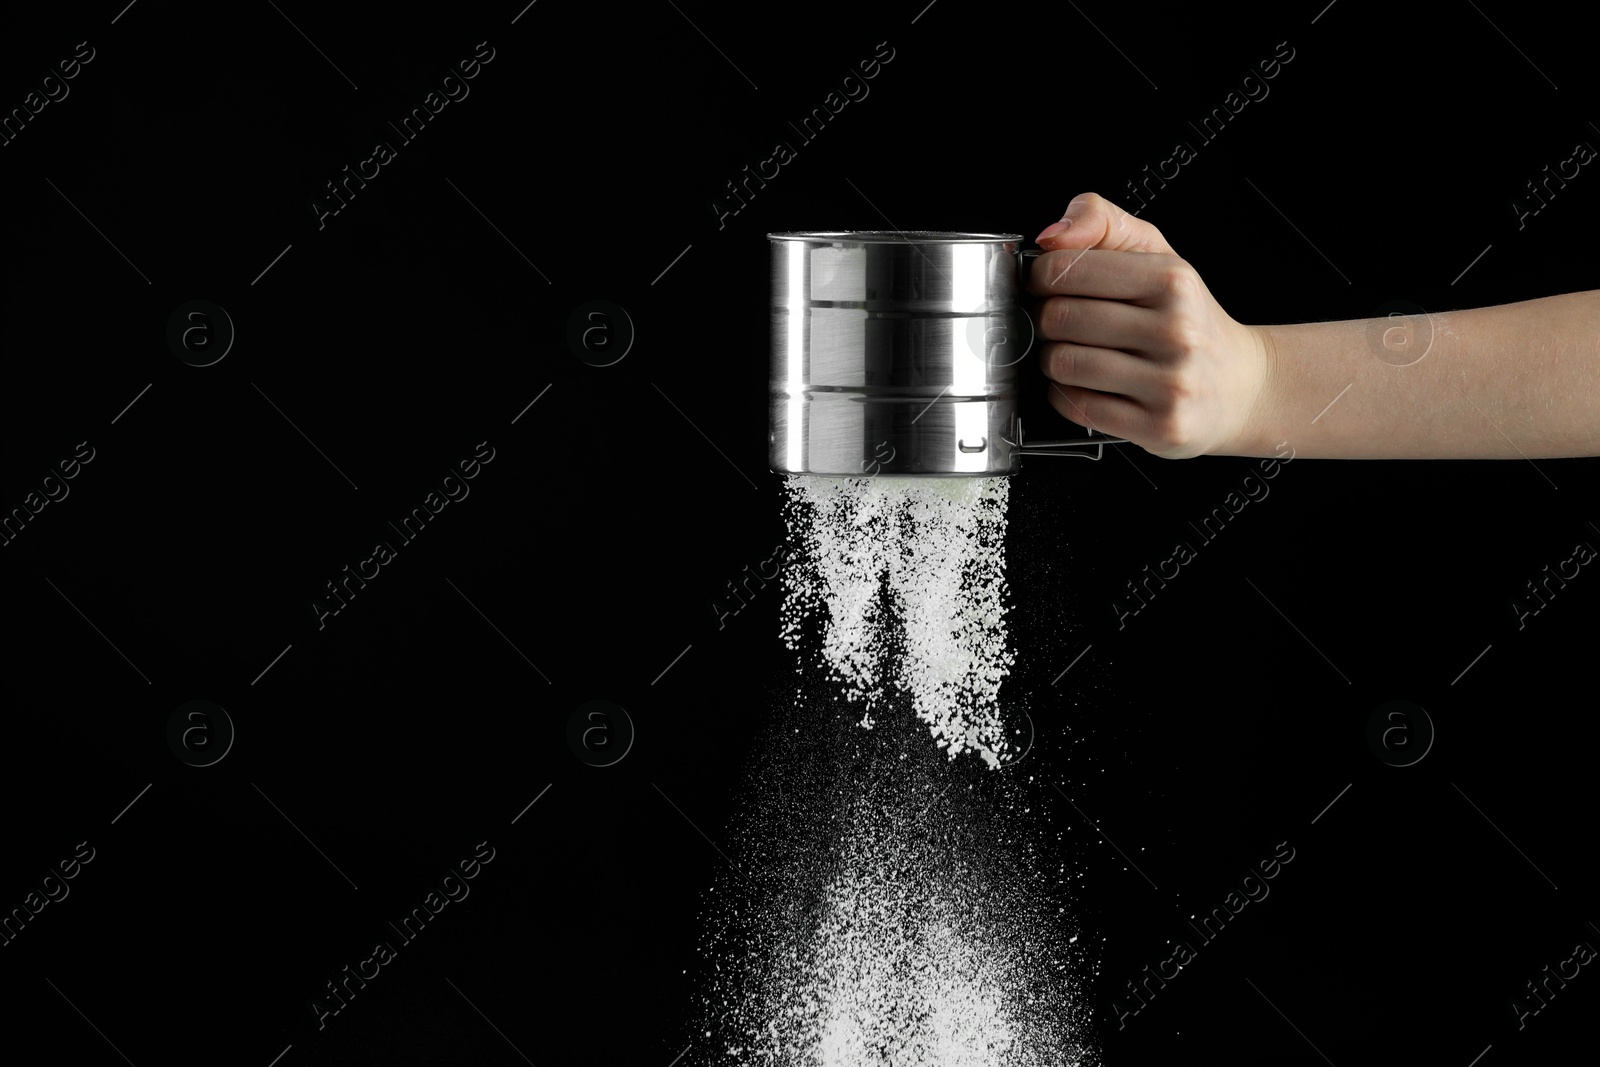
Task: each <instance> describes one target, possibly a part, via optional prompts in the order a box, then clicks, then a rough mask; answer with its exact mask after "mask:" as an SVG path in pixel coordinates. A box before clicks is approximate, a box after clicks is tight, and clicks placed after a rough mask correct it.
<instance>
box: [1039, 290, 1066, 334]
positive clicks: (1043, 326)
mask: <svg viewBox="0 0 1600 1067" xmlns="http://www.w3.org/2000/svg"><path fill="white" fill-rule="evenodd" d="M1069 308H1070V303H1069V302H1068V301H1067V300H1066V299H1065V298H1063V297H1059V296H1053V297H1051V298H1050V299H1049V300H1046V301H1045V302H1044V307H1042V308H1041V309H1040V310H1039V332H1040V333H1042V334H1044V336H1046V337H1048V338H1050V339H1051V340H1055V341H1060V340H1063V339H1064V338H1065V337H1066V333H1065V330H1066V325H1067V312H1068V310H1069Z"/></svg>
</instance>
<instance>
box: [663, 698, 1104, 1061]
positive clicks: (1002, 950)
mask: <svg viewBox="0 0 1600 1067" xmlns="http://www.w3.org/2000/svg"><path fill="white" fill-rule="evenodd" d="M826 688H827V687H826V686H822V685H816V684H813V685H812V686H811V687H810V690H809V692H804V693H803V694H802V695H801V698H800V699H799V700H797V701H795V702H794V703H793V704H792V705H790V706H789V707H780V708H779V709H778V710H777V714H776V715H775V716H774V717H773V722H772V724H771V727H770V733H769V736H768V738H767V743H766V744H764V745H763V746H762V749H761V753H760V755H759V756H758V759H757V764H756V766H755V768H754V769H753V773H752V775H751V778H750V780H749V782H748V786H749V788H748V789H747V790H746V793H745V796H746V798H747V799H746V800H745V802H744V811H743V815H742V817H741V819H740V820H739V823H738V825H737V826H736V828H735V836H734V841H733V849H734V850H735V852H734V854H735V855H736V856H737V857H738V858H737V860H736V862H737V868H735V869H727V870H724V871H723V872H722V873H721V874H720V876H719V878H718V882H717V885H716V888H715V890H714V892H713V893H712V894H711V897H710V902H711V914H710V916H709V919H710V921H709V922H708V924H707V933H706V935H705V942H704V947H703V957H704V959H705V961H706V962H705V968H706V972H707V973H706V975H705V983H706V987H707V993H706V996H705V998H704V1000H703V1002H702V1011H701V1013H700V1020H699V1022H700V1026H699V1027H698V1028H697V1029H696V1031H695V1033H694V1035H693V1041H694V1044H695V1047H696V1048H697V1049H703V1050H704V1053H703V1056H702V1058H701V1059H700V1061H699V1062H701V1063H706V1064H719V1065H724V1064H725V1065H729V1067H1090V1065H1092V1064H1095V1063H1097V1062H1098V1059H1097V1054H1096V1052H1095V1051H1094V1049H1093V1047H1092V1045H1090V1044H1089V1043H1088V1037H1089V1035H1090V1033H1091V1030H1092V1026H1091V1018H1090V1015H1091V1013H1090V1009H1089V1005H1088V1003H1087V1001H1086V999H1085V997H1084V993H1085V991H1086V988H1087V982H1086V981H1085V978H1086V976H1087V975H1088V974H1089V973H1090V972H1091V971H1092V969H1093V961H1092V960H1091V959H1090V958H1089V957H1088V956H1087V955H1086V954H1085V952H1084V950H1083V948H1082V947H1081V946H1080V945H1079V944H1078V941H1079V939H1078V937H1077V933H1078V931H1077V930H1076V929H1075V928H1074V927H1073V925H1072V920H1071V919H1070V917H1069V916H1068V915H1067V913H1066V908H1065V904H1066V902H1067V901H1066V896H1067V891H1068V890H1069V889H1070V888H1071V887H1070V884H1069V880H1070V878H1071V877H1072V876H1071V875H1070V874H1069V873H1068V869H1067V867H1066V866H1065V865H1064V864H1063V863H1061V862H1060V860H1059V859H1058V858H1057V857H1059V844H1060V832H1059V831H1053V830H1051V829H1050V828H1049V827H1048V823H1047V816H1046V814H1045V812H1044V811H1043V809H1042V807H1041V800H1042V799H1046V795H1045V794H1046V791H1045V790H1044V789H1043V788H1042V786H1043V783H1042V782H1039V781H1036V780H1034V779H1032V778H1029V777H1026V776H1025V777H1020V778H1019V777H1018V776H1017V775H1018V773H1019V771H1018V770H1011V769H1007V770H1006V771H1004V772H1003V773H1000V774H994V773H991V772H990V771H988V770H985V769H984V768H982V767H980V766H978V765H977V764H976V763H975V762H962V763H955V764H952V763H951V762H950V761H949V760H948V759H945V758H943V757H942V756H941V755H940V753H939V752H938V751H937V749H935V748H934V747H933V746H931V745H928V744H927V735H926V732H925V730H924V728H923V727H922V726H921V725H920V724H919V723H918V722H917V721H916V720H915V719H914V718H913V717H911V716H910V715H909V714H907V713H906V712H907V709H906V708H905V706H904V703H903V701H901V702H891V704H896V703H898V706H892V707H891V708H889V709H886V711H885V713H884V714H882V715H881V716H880V717H879V718H878V722H877V726H876V727H875V728H874V729H873V730H872V731H871V732H867V731H863V730H860V729H859V728H858V722H857V720H856V718H855V716H854V714H853V713H852V712H851V711H850V710H849V709H848V703H847V702H846V701H843V700H840V699H836V697H835V695H834V694H831V693H827V692H825V690H826ZM1052 839H1054V840H1052Z"/></svg>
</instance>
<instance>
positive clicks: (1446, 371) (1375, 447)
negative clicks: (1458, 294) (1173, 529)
mask: <svg viewBox="0 0 1600 1067" xmlns="http://www.w3.org/2000/svg"><path fill="white" fill-rule="evenodd" d="M1408 328H1409V332H1408ZM1252 329H1253V330H1254V331H1255V332H1256V335H1257V337H1258V338H1259V339H1260V343H1261V347H1262V349H1263V354H1264V357H1265V360H1266V368H1267V369H1266V381H1265V385H1264V386H1263V388H1262V390H1261V393H1260V396H1259V399H1258V401H1257V403H1256V405H1255V410H1254V411H1253V412H1252V415H1251V418H1250V422H1249V426H1248V428H1247V430H1246V432H1245V434H1243V435H1242V438H1241V440H1239V441H1238V442H1236V443H1235V445H1234V447H1231V448H1229V449H1227V450H1226V452H1225V454H1228V455H1245V456H1272V455H1275V454H1277V453H1276V449H1277V446H1278V445H1279V444H1280V443H1281V442H1284V441H1287V442H1289V443H1290V444H1291V445H1292V446H1293V447H1294V450H1295V455H1296V457H1297V458H1298V457H1312V458H1327V459H1432V458H1451V459H1516V458H1518V457H1525V458H1528V459H1539V458H1548V457H1558V456H1600V291H1595V292H1585V293H1570V294H1566V295H1563V296H1551V297H1544V298H1541V299H1538V300H1526V301H1522V302H1520V303H1516V304H1504V305H1501V306H1498V307H1486V308H1474V309H1471V310H1467V311H1454V312H1440V313H1434V314H1431V315H1427V316H1422V315H1418V316H1413V317H1409V318H1393V319H1361V320H1353V321H1347V322H1321V323H1307V324H1294V325H1283V326H1257V327H1253V328H1252ZM1430 330H1431V345H1430V344H1429V335H1430ZM1418 357H1420V358H1418ZM1411 360H1416V362H1410V361H1411ZM1408 363H1409V365H1404V366H1402V365H1399V364H1408Z"/></svg>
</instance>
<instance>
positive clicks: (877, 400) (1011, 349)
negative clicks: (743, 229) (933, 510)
mask: <svg viewBox="0 0 1600 1067" xmlns="http://www.w3.org/2000/svg"><path fill="white" fill-rule="evenodd" d="M767 237H768V239H769V240H770V241H771V243H772V275H771V293H772V376H771V387H770V409H769V420H768V430H769V433H768V443H769V446H770V447H769V464H770V466H771V468H772V469H773V470H774V471H777V472H779V473H782V474H821V475H838V476H853V477H861V476H871V475H876V474H890V475H928V476H964V477H984V476H997V475H1008V474H1012V473H1014V472H1015V471H1016V468H1017V457H1018V456H1021V455H1027V454H1039V455H1064V454H1080V455H1088V456H1089V458H1094V459H1097V458H1099V445H1100V444H1104V443H1110V442H1111V441H1113V440H1114V439H1111V438H1103V437H1102V438H1098V439H1093V438H1091V439H1088V440H1085V441H1074V442H1043V443H1030V444H1029V445H1028V446H1027V447H1026V448H1024V447H1023V444H1022V430H1021V423H1020V420H1018V418H1017V414H1016V392H1015V389H1016V373H1017V366H1018V364H1020V363H1021V362H1022V360H1023V359H1024V358H1025V357H1026V356H1027V355H1028V354H1029V353H1030V352H1031V351H1032V349H1033V342H1034V336H1033V320H1032V318H1031V317H1030V316H1029V315H1028V313H1027V310H1026V309H1025V308H1024V307H1022V306H1021V302H1020V297H1021V294H1022V293H1023V292H1024V289H1023V282H1024V280H1025V279H1026V277H1027V274H1026V271H1027V269H1028V265H1029V263H1031V260H1032V258H1033V257H1034V256H1037V255H1038V254H1039V253H1038V252H1037V251H1036V250H1034V251H1029V252H1023V251H1022V248H1021V245H1022V240H1023V239H1022V235H1021V234H1012V233H950V232H939V231H927V230H909V231H878V230H852V231H847V230H838V231H813V232H796V233H771V234H768V235H767ZM1089 441H1096V442H1097V443H1094V444H1093V445H1091V447H1092V448H1093V452H1092V454H1091V453H1089V452H1082V451H1077V450H1078V449H1081V448H1083V447H1084V446H1085V445H1086V444H1089Z"/></svg>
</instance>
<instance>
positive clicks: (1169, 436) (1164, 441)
mask: <svg viewBox="0 0 1600 1067" xmlns="http://www.w3.org/2000/svg"><path fill="white" fill-rule="evenodd" d="M1150 433H1151V436H1153V437H1154V438H1155V442H1154V443H1155V444H1157V445H1158V446H1160V447H1159V451H1162V452H1176V451H1182V450H1184V449H1186V448H1188V447H1189V440H1190V438H1191V437H1192V436H1193V421H1192V420H1191V419H1190V418H1189V417H1188V416H1187V414H1186V413H1185V412H1184V410H1183V408H1182V407H1181V406H1179V405H1166V406H1164V407H1162V408H1161V409H1160V410H1158V411H1155V412H1152V413H1151V416H1150Z"/></svg>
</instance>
